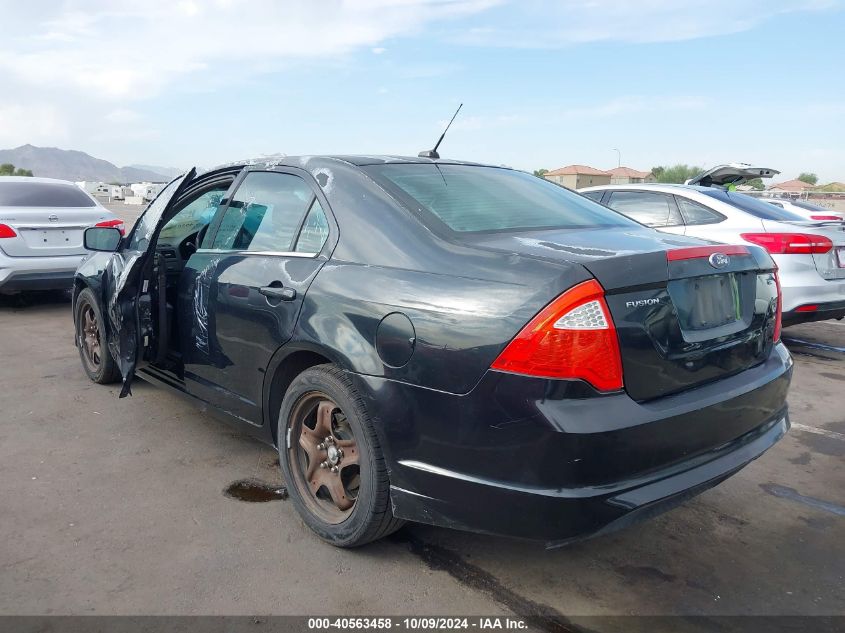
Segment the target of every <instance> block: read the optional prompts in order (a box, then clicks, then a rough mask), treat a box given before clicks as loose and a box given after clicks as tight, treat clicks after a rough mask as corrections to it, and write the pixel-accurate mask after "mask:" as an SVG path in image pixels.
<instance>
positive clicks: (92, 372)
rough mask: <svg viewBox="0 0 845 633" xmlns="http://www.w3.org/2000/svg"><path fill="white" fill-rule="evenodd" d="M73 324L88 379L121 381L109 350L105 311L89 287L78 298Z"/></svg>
mask: <svg viewBox="0 0 845 633" xmlns="http://www.w3.org/2000/svg"><path fill="white" fill-rule="evenodd" d="M73 323H74V328H75V331H76V347H77V349H78V350H79V358H80V359H81V360H82V368H83V369H84V370H85V373H86V374H88V378H90V379H91V380H93V381H94V382H96V383H99V384H101V385H106V384H110V383H114V382H118V381H119V380H120V370H119V369H118V368H117V363H115V362H114V358H112V355H111V352H110V351H109V344H108V337H107V335H106V326H105V323H104V322H103V313H102V311H101V310H100V306H99V305H98V304H97V299H96V297H95V296H94V293H93V292H92V291H91V289H90V288H85V289H84V290H83V291H82V292H80V293H79V296H77V298H76V304H75V307H74V314H73Z"/></svg>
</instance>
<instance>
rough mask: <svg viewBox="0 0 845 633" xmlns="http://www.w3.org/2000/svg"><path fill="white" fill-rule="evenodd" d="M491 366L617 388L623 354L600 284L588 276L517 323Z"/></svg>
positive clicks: (606, 388) (620, 382)
mask: <svg viewBox="0 0 845 633" xmlns="http://www.w3.org/2000/svg"><path fill="white" fill-rule="evenodd" d="M492 368H493V369H498V370H500V371H506V372H511V373H516V374H525V375H528V376H538V377H543V378H570V379H572V378H574V379H581V380H585V381H587V382H588V383H590V384H591V385H593V386H594V387H595V388H596V389H599V390H601V391H616V390H618V389H622V386H623V382H622V357H621V355H620V353H619V341H618V339H617V337H616V328H615V327H614V325H613V319H612V318H611V316H610V310H609V309H608V307H607V303H606V302H605V299H604V289H603V288H602V287H601V284H599V282H598V281H596V280H595V279H591V280H590V281H585V282H583V283H580V284H578V285H577V286H573V287H572V288H570V289H569V290H567V291H566V292H564V293H563V294H562V295H560V296H559V297H558V298H557V299H555V300H554V301H552V302H551V303H550V304H549V305H547V306H546V307H545V308H543V309H542V310H541V311H540V313H539V314H538V315H537V316H535V317H534V318H533V319H531V321H530V322H529V323H528V325H526V326H525V327H524V328H522V331H520V332H519V334H517V335H516V337H515V338H514V339H513V340H512V341H511V342H510V343H508V345H507V347H505V349H504V351H503V352H502V353H501V354H500V355H499V357H498V358H497V359H496V360H495V361H494V362H493V365H492Z"/></svg>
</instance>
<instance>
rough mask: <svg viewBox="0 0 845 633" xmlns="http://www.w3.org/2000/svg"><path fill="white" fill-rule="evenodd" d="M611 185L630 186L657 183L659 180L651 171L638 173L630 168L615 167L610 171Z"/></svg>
mask: <svg viewBox="0 0 845 633" xmlns="http://www.w3.org/2000/svg"><path fill="white" fill-rule="evenodd" d="M607 171H608V173H609V174H610V184H611V185H630V184H638V183H643V182H657V178H655V177H654V174H653V173H651V172H650V171H638V170H636V169H632V168H630V167H615V168H613V169H608V170H607Z"/></svg>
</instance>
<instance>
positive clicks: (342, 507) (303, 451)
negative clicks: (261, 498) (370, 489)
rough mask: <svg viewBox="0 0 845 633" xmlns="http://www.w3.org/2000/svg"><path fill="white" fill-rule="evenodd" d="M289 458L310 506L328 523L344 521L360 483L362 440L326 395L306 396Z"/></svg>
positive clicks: (297, 410) (294, 419)
mask: <svg viewBox="0 0 845 633" xmlns="http://www.w3.org/2000/svg"><path fill="white" fill-rule="evenodd" d="M288 438H289V439H288V444H289V446H288V449H287V450H288V460H289V463H290V465H291V471H292V473H293V477H294V482H293V484H294V485H295V486H296V487H297V491H298V492H299V495H300V497H301V498H302V499H303V501H304V502H305V505H306V506H307V507H308V509H309V510H310V511H311V512H312V513H313V514H314V515H316V516H317V517H319V518H320V519H321V520H323V521H325V522H326V523H331V524H337V523H342V522H343V521H345V520H346V519H347V518H348V517H349V516H350V515H351V514H352V511H353V509H354V507H355V501H356V500H357V497H358V490H359V488H360V484H361V469H360V463H359V450H358V442H357V440H356V438H355V434H354V432H353V430H352V427H351V426H350V424H349V421H348V420H347V418H346V415H345V414H344V413H343V411H342V410H341V408H340V407H339V406H338V405H337V404H336V403H335V402H334V401H333V400H332V399H331V398H330V397H329V396H327V395H326V394H323V393H320V392H311V393H308V394H305V395H304V396H303V397H302V398H301V399H300V401H299V403H297V405H296V406H295V407H294V409H293V411H292V412H291V416H290V424H289V435H288Z"/></svg>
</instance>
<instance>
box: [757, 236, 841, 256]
mask: <svg viewBox="0 0 845 633" xmlns="http://www.w3.org/2000/svg"><path fill="white" fill-rule="evenodd" d="M741 237H742V239H744V240H747V241H749V242H752V243H754V244H757V245H759V246H762V247H763V248H765V249H766V250H767V251H769V253H770V254H772V255H811V254H813V253H827V252H828V251H829V250H830V249H832V248H833V242H832V241H831V240H830V239H828V238H826V237H825V236H823V235H808V234H806V233H743V234H742V235H741Z"/></svg>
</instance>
